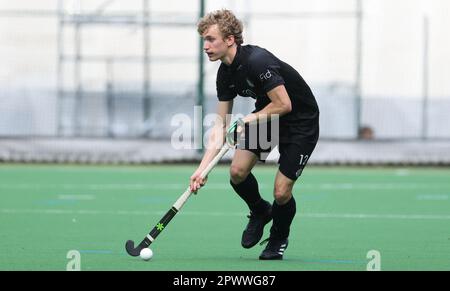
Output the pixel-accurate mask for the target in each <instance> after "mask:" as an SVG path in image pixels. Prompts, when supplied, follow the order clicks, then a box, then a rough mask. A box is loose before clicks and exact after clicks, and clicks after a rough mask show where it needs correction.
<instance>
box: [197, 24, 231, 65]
mask: <svg viewBox="0 0 450 291" xmlns="http://www.w3.org/2000/svg"><path fill="white" fill-rule="evenodd" d="M202 37H203V49H204V51H205V53H206V54H207V55H208V58H209V60H210V61H212V62H214V61H217V60H221V59H223V58H224V57H225V56H226V54H227V52H228V49H229V47H230V40H229V39H224V38H223V36H222V33H221V32H220V30H219V27H218V26H217V24H214V25H211V26H210V27H208V29H207V30H206V31H205V32H204V33H203V35H202Z"/></svg>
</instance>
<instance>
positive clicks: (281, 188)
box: [273, 184, 292, 205]
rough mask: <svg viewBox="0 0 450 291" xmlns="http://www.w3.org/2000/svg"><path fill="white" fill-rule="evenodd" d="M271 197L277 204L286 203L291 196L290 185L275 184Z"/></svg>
mask: <svg viewBox="0 0 450 291" xmlns="http://www.w3.org/2000/svg"><path fill="white" fill-rule="evenodd" d="M273 197H274V199H275V201H276V203H277V204H278V205H284V204H286V203H287V202H288V201H289V200H290V199H291V197H292V187H291V186H289V185H285V184H276V185H275V189H274V191H273Z"/></svg>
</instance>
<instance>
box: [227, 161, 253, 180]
mask: <svg viewBox="0 0 450 291" xmlns="http://www.w3.org/2000/svg"><path fill="white" fill-rule="evenodd" d="M248 174H249V172H248V171H247V170H246V169H244V168H243V167H241V166H238V165H231V167H230V178H231V181H232V182H233V183H234V184H239V183H241V182H243V181H244V180H245V179H246V178H247V176H248Z"/></svg>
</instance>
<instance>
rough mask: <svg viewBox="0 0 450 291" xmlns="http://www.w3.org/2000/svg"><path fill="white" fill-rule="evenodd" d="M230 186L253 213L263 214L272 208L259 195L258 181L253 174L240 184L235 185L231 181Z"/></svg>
mask: <svg viewBox="0 0 450 291" xmlns="http://www.w3.org/2000/svg"><path fill="white" fill-rule="evenodd" d="M230 184H231V186H232V187H233V189H234V191H236V193H237V194H238V195H239V196H240V197H241V198H242V199H243V200H244V201H245V202H246V203H247V205H248V208H250V210H251V211H252V212H253V213H256V214H262V213H264V212H266V211H267V209H268V208H269V207H270V203H269V202H267V201H266V200H264V199H262V198H261V195H260V194H259V188H258V181H256V178H255V176H253V174H252V173H250V174H248V176H247V178H246V179H245V180H244V181H242V182H241V183H239V184H234V183H233V181H231V180H230Z"/></svg>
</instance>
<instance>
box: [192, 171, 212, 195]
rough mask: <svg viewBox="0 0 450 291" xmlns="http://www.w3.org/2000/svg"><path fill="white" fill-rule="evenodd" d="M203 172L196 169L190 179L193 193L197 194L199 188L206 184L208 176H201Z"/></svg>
mask: <svg viewBox="0 0 450 291" xmlns="http://www.w3.org/2000/svg"><path fill="white" fill-rule="evenodd" d="M200 174H201V172H200V171H196V172H195V173H194V174H193V175H192V176H191V179H190V185H189V188H190V190H191V192H192V193H194V194H197V191H198V189H200V188H201V187H203V186H204V185H205V184H206V181H207V180H208V176H206V177H205V178H204V179H203V178H202V177H200Z"/></svg>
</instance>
